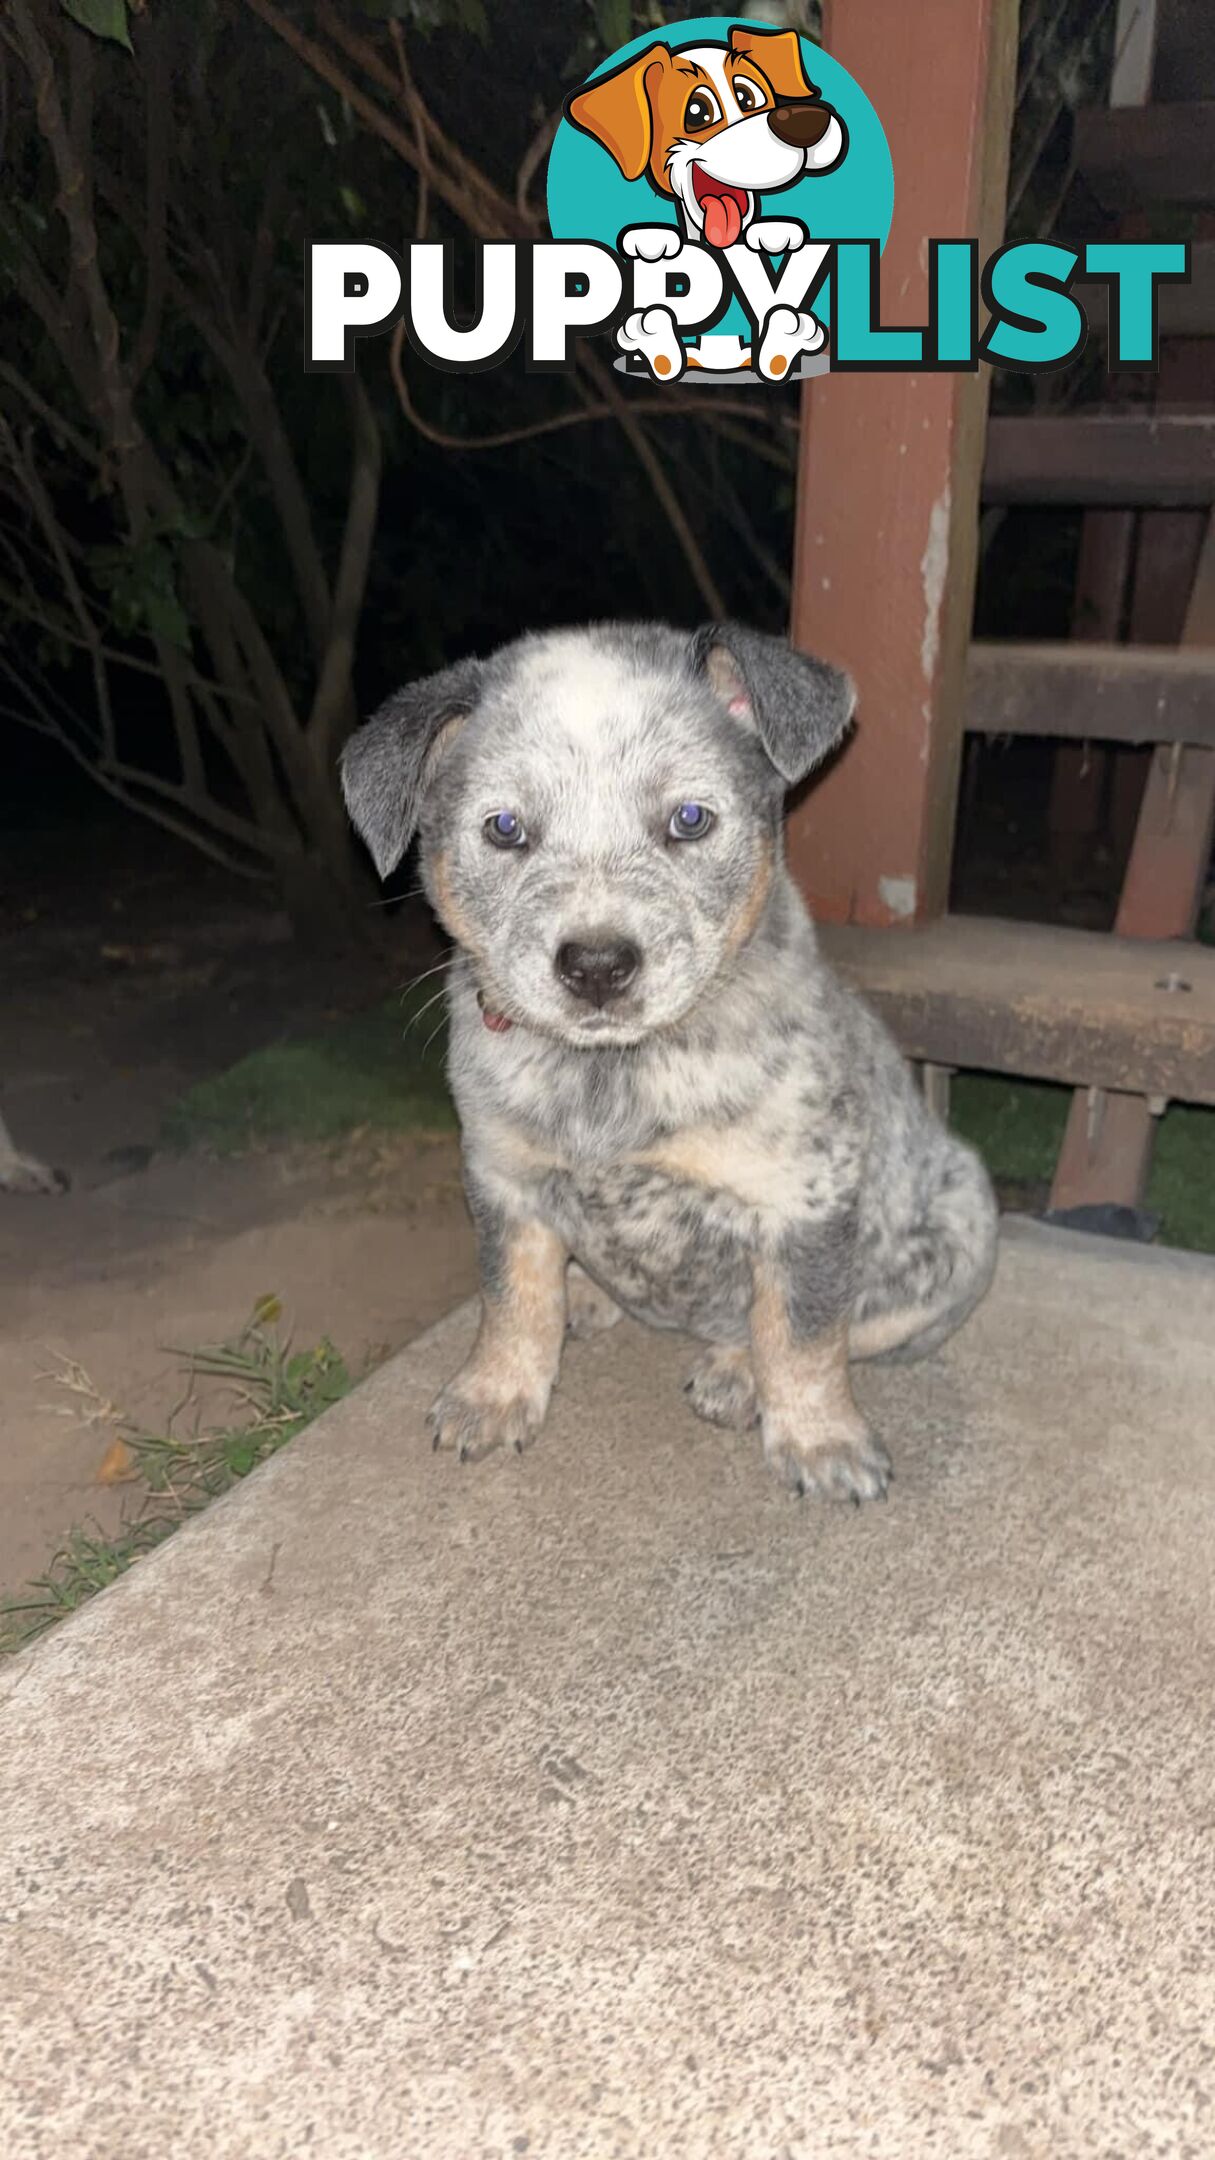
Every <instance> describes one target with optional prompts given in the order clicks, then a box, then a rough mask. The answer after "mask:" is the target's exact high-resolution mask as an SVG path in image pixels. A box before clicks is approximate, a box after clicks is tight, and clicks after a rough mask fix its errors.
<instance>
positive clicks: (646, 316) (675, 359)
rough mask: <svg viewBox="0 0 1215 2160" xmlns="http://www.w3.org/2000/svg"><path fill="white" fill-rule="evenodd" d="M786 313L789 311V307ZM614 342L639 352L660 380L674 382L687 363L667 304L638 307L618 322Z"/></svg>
mask: <svg viewBox="0 0 1215 2160" xmlns="http://www.w3.org/2000/svg"><path fill="white" fill-rule="evenodd" d="M785 313H786V314H789V315H791V314H792V313H793V310H792V308H787V309H786V310H785ZM616 343H617V345H618V346H619V347H620V350H621V352H626V353H640V354H641V357H642V359H643V360H644V361H645V363H646V365H647V366H648V368H649V370H650V373H651V375H653V376H654V377H655V378H656V380H657V381H659V382H676V381H677V380H678V378H679V377H680V376H681V375H682V374H683V371H684V367H685V366H686V364H687V359H686V355H685V353H684V349H683V346H682V345H681V344H680V342H679V332H678V330H677V329H676V328H675V317H674V315H673V314H672V313H671V310H670V308H665V307H648V308H638V309H637V311H636V313H634V314H632V315H628V316H626V317H625V320H624V321H623V322H622V323H621V325H620V328H619V330H618V331H617V332H616Z"/></svg>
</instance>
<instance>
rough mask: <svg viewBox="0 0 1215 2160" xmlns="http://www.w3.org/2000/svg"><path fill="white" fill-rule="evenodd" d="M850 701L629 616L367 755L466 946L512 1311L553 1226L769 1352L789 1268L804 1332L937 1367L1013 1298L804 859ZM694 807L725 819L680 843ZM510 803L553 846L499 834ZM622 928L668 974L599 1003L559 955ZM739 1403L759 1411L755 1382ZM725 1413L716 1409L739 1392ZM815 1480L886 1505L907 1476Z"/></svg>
mask: <svg viewBox="0 0 1215 2160" xmlns="http://www.w3.org/2000/svg"><path fill="white" fill-rule="evenodd" d="M851 706H852V694H851V686H850V685H849V684H848V683H847V682H846V680H845V678H843V677H842V676H840V675H838V674H837V673H836V672H835V671H834V670H832V669H830V668H827V667H825V666H824V665H823V664H822V663H819V662H815V661H810V660H807V659H805V658H803V657H802V656H801V655H799V654H796V653H793V652H792V651H790V649H789V648H788V647H787V646H785V645H783V644H781V643H780V642H779V641H777V640H775V639H771V638H765V637H762V636H760V635H759V634H757V633H755V632H751V631H745V630H741V629H735V628H733V627H731V626H724V627H723V626H719V625H715V626H711V627H710V628H708V629H706V630H703V631H700V632H697V633H694V634H692V635H689V634H687V633H685V632H681V631H677V630H673V629H668V628H665V627H663V626H659V625H631V624H612V623H604V624H596V625H593V626H591V627H590V628H588V629H585V630H576V631H574V630H571V631H558V632H552V633H546V634H543V635H536V636H529V637H525V638H522V639H520V640H519V641H518V642H517V643H515V644H512V645H509V646H507V647H505V648H504V649H503V650H502V651H500V652H499V653H497V654H495V655H494V656H493V657H492V658H490V659H488V660H486V661H470V662H464V663H461V664H460V665H459V666H457V667H455V668H450V669H447V670H445V671H444V672H443V673H442V674H441V675H438V676H435V677H432V678H430V680H429V681H428V682H423V683H419V684H415V685H413V686H412V687H411V688H410V689H408V690H406V691H403V692H401V693H399V695H398V696H397V697H396V698H393V699H391V700H389V702H388V704H387V705H386V706H385V707H384V708H383V710H382V711H381V712H380V713H379V714H378V715H377V716H376V718H375V719H374V720H373V721H372V722H371V723H370V724H369V726H368V727H366V728H364V729H363V730H361V731H360V733H359V734H358V735H356V736H355V737H354V739H353V741H352V742H351V744H350V745H349V746H348V749H347V751H346V755H345V758H344V761H343V780H344V785H345V789H346V796H347V801H348V804H349V807H350V811H351V815H352V817H353V818H354V821H355V823H356V825H357V826H358V827H359V829H360V831H361V832H363V834H364V835H365V837H366V838H367V839H368V842H369V844H370V846H371V848H372V852H373V854H374V855H375V858H376V861H377V864H378V866H379V868H380V870H381V872H384V873H386V872H387V871H388V870H389V869H391V868H392V867H393V865H394V864H395V863H396V862H397V861H398V860H399V859H400V856H401V854H402V853H403V852H404V849H405V848H406V846H407V845H408V843H409V840H410V838H411V836H412V834H413V831H414V829H415V826H416V827H417V828H419V829H420V834H421V855H422V873H423V878H424V880H425V883H426V886H427V890H428V892H429V894H430V897H431V899H432V901H433V903H434V905H435V907H436V909H437V911H438V913H439V915H440V917H441V918H442V919H443V921H444V922H445V923H446V925H447V927H448V929H449V930H450V931H451V933H452V935H453V937H454V938H455V940H456V944H457V954H456V958H455V960H454V961H453V964H452V967H451V970H450V978H449V1000H450V1008H451V1053H450V1067H451V1080H452V1087H453V1090H454V1093H455V1098H456V1102H457V1105H458V1108H459V1111H460V1116H461V1121H462V1126H463V1137H464V1154H465V1166H466V1179H467V1184H468V1190H469V1195H470V1200H471V1203H472V1208H473V1214H474V1218H475V1220H476V1223H477V1227H478V1232H479V1236H480V1241H481V1249H482V1256H483V1272H484V1288H485V1291H486V1296H487V1300H488V1301H491V1302H492V1300H493V1299H494V1298H495V1297H501V1296H503V1295H504V1294H505V1292H504V1282H505V1276H504V1268H505V1266H506V1261H505V1259H504V1255H509V1250H510V1243H511V1237H512V1234H513V1232H514V1231H515V1230H516V1229H517V1227H518V1225H520V1224H521V1223H527V1222H534V1221H537V1220H538V1221H540V1222H542V1223H544V1224H546V1225H548V1226H549V1228H550V1229H551V1230H553V1231H555V1232H556V1233H557V1236H558V1237H559V1238H560V1240H561V1243H562V1246H563V1247H564V1249H565V1250H566V1251H567V1252H568V1253H569V1254H570V1255H572V1256H574V1257H575V1258H576V1260H577V1261H578V1262H580V1263H581V1266H582V1268H583V1269H584V1270H585V1271H586V1274H587V1275H588V1276H589V1277H590V1278H591V1279H592V1281H593V1282H594V1283H595V1284H597V1285H599V1286H600V1288H601V1289H602V1290H604V1291H607V1292H609V1293H610V1295H611V1297H612V1298H614V1299H615V1300H616V1301H617V1302H618V1303H619V1304H620V1305H621V1306H623V1307H624V1308H625V1309H626V1310H627V1311H628V1312H630V1313H632V1314H634V1315H635V1316H637V1317H638V1318H640V1319H642V1320H645V1321H648V1322H649V1323H650V1324H652V1325H654V1326H657V1327H664V1328H679V1329H684V1330H687V1331H688V1332H689V1333H691V1334H692V1335H694V1336H697V1337H699V1338H700V1339H701V1340H702V1341H703V1342H705V1343H707V1344H710V1345H717V1346H731V1345H736V1346H740V1348H741V1347H742V1346H745V1345H746V1344H747V1341H748V1331H749V1328H750V1325H751V1311H752V1303H753V1299H754V1297H755V1283H756V1279H757V1276H756V1270H757V1267H760V1266H762V1267H763V1268H764V1269H766V1270H767V1271H768V1276H769V1278H770V1279H771V1280H773V1281H775V1282H777V1283H778V1284H779V1285H780V1289H781V1295H782V1297H783V1303H784V1310H785V1314H786V1316H787V1325H788V1333H789V1337H790V1340H791V1341H792V1342H793V1343H812V1342H814V1341H816V1340H818V1339H819V1338H825V1337H827V1336H829V1334H830V1331H831V1330H832V1329H837V1330H838V1329H839V1328H841V1327H843V1328H844V1329H846V1330H847V1331H848V1339H849V1342H850V1345H851V1349H852V1354H853V1355H857V1354H860V1355H865V1354H883V1355H916V1354H919V1353H920V1352H921V1351H923V1350H924V1349H928V1348H931V1347H933V1346H935V1344H936V1343H937V1342H939V1341H940V1340H941V1339H943V1337H944V1336H945V1335H947V1334H948V1333H949V1332H950V1331H951V1330H952V1329H953V1328H954V1327H956V1326H957V1325H958V1324H959V1323H960V1321H961V1320H963V1319H964V1318H965V1316H966V1314H967V1313H969V1312H970V1311H971V1310H972V1308H973V1307H974V1305H975V1304H976V1303H977V1302H978V1300H979V1299H980V1298H981V1297H982V1295H983V1293H984V1291H985V1289H986V1287H987V1284H988V1282H989V1280H990V1276H991V1272H992V1267H993V1264H994V1252H995V1209H994V1204H993V1201H992V1196H991V1192H990V1188H989V1185H988V1182H987V1179H986V1176H985V1174H984V1172H983V1170H982V1168H981V1166H980V1164H979V1163H978V1160H977V1158H976V1157H975V1156H974V1155H973V1154H972V1153H971V1152H970V1150H969V1149H967V1148H966V1147H964V1146H963V1145H962V1144H961V1143H960V1142H959V1141H957V1140H956V1139H954V1138H953V1137H952V1136H951V1135H950V1134H948V1133H947V1132H946V1131H945V1130H944V1129H943V1127H942V1126H941V1125H940V1124H939V1123H938V1122H937V1120H936V1119H935V1118H934V1117H933V1116H932V1114H931V1113H930V1112H929V1111H928V1109H927V1108H926V1106H925V1104H924V1102H923V1101H922V1099H921V1096H920V1094H919V1092H918V1090H917V1088H916V1087H915V1085H914V1083H913V1081H912V1078H911V1075H910V1073H909V1071H908V1069H907V1067H906V1065H905V1063H904V1061H903V1059H902V1058H901V1057H900V1055H899V1053H898V1051H897V1050H896V1049H895V1046H894V1044H893V1043H892V1042H891V1040H890V1038H889V1036H888V1035H887V1034H886V1032H885V1030H884V1029H883V1028H882V1026H881V1025H880V1024H879V1022H878V1021H877V1020H876V1019H875V1017H874V1016H873V1014H872V1013H871V1012H870V1011H869V1010H868V1008H867V1007H866V1006H865V1005H864V1004H863V1003H862V1002H861V1001H860V1000H859V999H858V998H857V997H856V996H855V995H853V994H852V993H851V992H849V991H847V990H845V989H844V988H843V986H842V985H841V984H840V983H839V981H838V980H837V979H836V978H835V977H834V976H833V975H832V974H831V972H830V971H829V969H828V968H827V967H826V965H825V964H824V962H823V961H822V959H821V958H820V956H819V954H818V951H817V947H816V941H815V936H814V931H813V928H812V925H811V923H810V921H809V919H808V917H807V915H806V912H805V909H804V907H803V905H802V902H801V900H800V897H799V896H798V894H797V892H796V891H795V889H794V887H793V885H792V882H791V881H790V879H789V877H788V875H787V873H786V871H785V868H784V864H783V858H782V852H781V819H782V807H783V795H784V789H785V785H786V784H787V783H792V782H795V781H796V780H798V779H800V778H801V777H802V776H803V775H804V774H805V773H807V772H808V771H809V770H811V769H812V767H813V766H814V765H816V764H817V763H819V762H820V761H821V759H822V758H823V757H824V756H825V755H826V754H827V753H828V751H829V750H830V749H831V748H832V747H833V745H834V744H835V743H836V742H837V741H838V740H839V738H840V736H841V735H842V733H843V732H844V730H845V728H846V727H847V725H848V722H849V718H850V714H851ZM877 724H880V723H877ZM687 801H694V802H699V803H704V804H706V805H707V806H708V807H709V808H710V809H711V810H712V811H713V813H714V825H713V828H712V830H711V831H710V832H709V834H708V835H707V837H706V838H704V839H701V840H696V841H678V840H671V839H670V838H668V837H667V830H666V828H667V823H668V820H669V818H670V815H671V812H672V809H673V808H674V807H675V806H677V805H678V804H679V803H681V802H687ZM500 810H510V811H512V812H513V813H515V815H516V816H518V817H519V818H521V819H522V821H523V823H524V825H525V827H526V830H527V834H528V844H527V846H526V847H525V848H522V849H519V850H508V851H502V850H500V849H496V848H494V847H493V846H491V845H490V844H488V843H487V840H486V837H485V832H484V825H485V820H486V819H487V818H488V817H490V816H491V815H492V814H494V813H496V812H498V811H500ZM606 934H611V935H613V936H615V937H617V938H621V937H623V938H627V939H629V940H631V941H632V943H633V944H634V945H635V946H636V947H637V948H638V949H639V950H640V952H641V954H642V965H641V968H640V971H639V973H638V976H637V978H636V981H635V983H634V984H633V985H632V986H631V987H630V988H629V990H628V991H627V992H626V994H625V995H624V997H623V998H622V999H620V1000H619V1001H617V1002H614V1003H613V1004H611V1005H609V1006H608V1007H607V1008H606V1010H605V1011H604V1012H602V1013H600V1012H597V1011H593V1010H590V1009H588V1007H587V1006H586V1005H585V1004H579V1003H578V1002H577V1001H576V1000H575V998H574V997H573V996H572V995H571V994H570V993H569V992H568V991H567V990H566V989H565V988H564V987H563V985H562V983H561V981H560V980H559V979H558V976H557V974H556V972H555V968H554V956H555V953H556V951H557V948H558V947H559V946H560V945H561V944H562V943H563V942H564V941H566V940H570V939H580V938H581V939H588V940H594V939H595V938H596V937H600V938H602V937H604V936H605V935H606ZM482 1005H484V1006H485V1007H486V1008H488V1009H489V1010H491V1011H492V1012H495V1013H498V1014H501V1015H502V1016H503V1017H504V1018H506V1019H509V1020H510V1021H511V1022H512V1023H513V1024H512V1025H511V1027H510V1028H509V1029H508V1030H505V1031H501V1032H496V1031H491V1030H489V1029H487V1028H486V1026H485V1025H484V1024H483V1017H482V1009H481V1008H482ZM482 1381H483V1383H485V1376H484V1374H483V1375H482ZM485 1384H488V1383H485ZM456 1385H457V1386H458V1383H456ZM482 1392H484V1385H483V1388H482ZM726 1393H727V1394H728V1395H729V1397H730V1399H731V1401H733V1400H735V1399H737V1400H740V1401H743V1402H744V1403H749V1402H750V1400H751V1397H750V1393H749V1382H748V1379H747V1375H746V1372H745V1370H744V1373H743V1377H742V1380H741V1381H739V1380H737V1379H734V1380H731V1382H730V1384H729V1387H728V1388H727V1389H726ZM539 1394H542V1395H543V1400H544V1402H546V1401H547V1389H542V1390H539ZM699 1394H700V1396H701V1398H702V1401H701V1404H700V1407H702V1408H704V1409H705V1413H706V1414H712V1408H711V1405H712V1403H713V1402H715V1401H716V1400H717V1399H718V1397H719V1396H720V1394H721V1387H720V1384H719V1381H718V1380H714V1381H713V1382H712V1384H710V1382H709V1381H708V1380H707V1379H705V1378H704V1376H702V1381H701V1385H700V1388H699ZM693 1399H694V1400H696V1392H695V1391H694V1395H693ZM539 1414H540V1415H542V1414H543V1409H542V1408H541V1409H540V1411H539ZM534 1421H535V1420H534ZM744 1422H745V1420H744ZM439 1423H440V1425H441V1423H442V1412H441V1410H440V1413H439ZM514 1429H516V1428H515V1426H512V1430H514ZM850 1480H851V1482H850ZM805 1482H810V1483H815V1482H817V1483H818V1484H819V1486H820V1489H824V1490H840V1489H848V1490H852V1491H856V1492H861V1491H863V1492H868V1491H872V1490H875V1489H880V1487H881V1485H882V1484H883V1483H884V1472H882V1471H877V1472H875V1471H873V1469H872V1468H870V1469H868V1470H867V1471H865V1473H864V1474H863V1475H861V1474H860V1473H858V1474H857V1475H856V1476H855V1477H854V1476H852V1474H851V1473H848V1474H846V1475H845V1477H844V1484H843V1487H841V1485H840V1482H839V1478H838V1476H836V1475H834V1474H833V1477H832V1478H831V1479H827V1478H823V1479H818V1480H817V1481H816V1480H815V1479H814V1478H813V1477H810V1478H808V1479H807V1480H805Z"/></svg>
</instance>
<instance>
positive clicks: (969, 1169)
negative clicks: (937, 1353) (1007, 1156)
mask: <svg viewBox="0 0 1215 2160" xmlns="http://www.w3.org/2000/svg"><path fill="white" fill-rule="evenodd" d="M996 1234H997V1213H996V1202H995V1195H994V1194H993V1192H992V1189H991V1185H990V1182H989V1180H988V1177H987V1172H986V1171H985V1170H984V1168H983V1165H982V1164H981V1162H980V1161H979V1159H978V1157H977V1156H976V1155H974V1154H973V1153H972V1152H971V1150H970V1149H969V1148H967V1147H963V1146H962V1145H961V1143H960V1142H956V1141H951V1142H950V1143H949V1145H948V1149H947V1152H945V1153H944V1155H943V1158H942V1161H941V1164H940V1178H939V1182H938V1184H937V1186H936V1189H935V1190H934V1191H933V1192H932V1195H931V1198H930V1199H929V1201H928V1204H927V1206H926V1207H925V1209H924V1211H923V1214H922V1216H921V1218H920V1220H919V1222H918V1223H916V1224H915V1225H914V1226H913V1227H912V1228H911V1229H910V1230H908V1231H905V1232H904V1233H903V1234H902V1235H901V1236H898V1235H895V1236H892V1237H891V1238H890V1240H889V1241H885V1240H883V1242H882V1243H881V1244H880V1245H879V1246H877V1247H876V1248H875V1249H873V1250H871V1251H870V1253H868V1254H867V1255H866V1256H865V1264H864V1265H863V1267H862V1271H861V1288H860V1291H859V1293H858V1295H857V1298H856V1302H855V1304H854V1306H853V1311H852V1318H851V1321H850V1324H849V1329H848V1355H849V1357H850V1358H874V1359H883V1360H887V1361H889V1362H890V1363H892V1364H895V1363H898V1364H910V1363H912V1362H913V1361H914V1360H915V1359H917V1358H922V1357H928V1356H930V1355H931V1353H932V1352H933V1351H934V1350H937V1349H939V1348H940V1345H941V1344H942V1343H943V1342H945V1341H947V1340H948V1338H949V1336H951V1335H952V1334H953V1333H954V1332H955V1330H956V1329H958V1328H960V1327H961V1325H962V1322H963V1321H964V1320H967V1319H969V1317H970V1315H971V1313H972V1312H973V1311H974V1309H975V1307H976V1305H978V1304H980V1303H981V1301H982V1299H983V1298H984V1297H985V1296H986V1294H987V1291H988V1288H989V1287H990V1284H991V1278H992V1275H993V1273H994V1272H995V1265H996Z"/></svg>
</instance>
